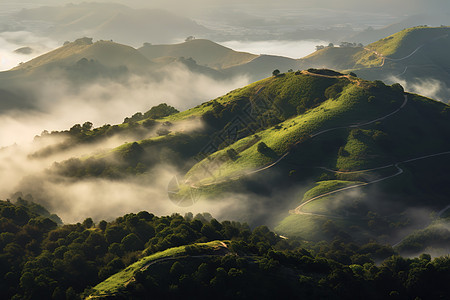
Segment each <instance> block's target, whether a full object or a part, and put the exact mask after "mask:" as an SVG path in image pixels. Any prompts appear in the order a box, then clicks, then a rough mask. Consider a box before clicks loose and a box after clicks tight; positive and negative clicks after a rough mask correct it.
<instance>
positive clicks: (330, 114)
mask: <svg viewBox="0 0 450 300" xmlns="http://www.w3.org/2000/svg"><path fill="white" fill-rule="evenodd" d="M289 76H290V77H287V78H283V79H276V80H274V81H277V80H278V82H275V84H274V85H275V86H274V87H273V88H274V89H275V90H276V89H279V88H280V87H279V86H276V85H277V83H279V84H286V86H284V87H287V86H295V84H297V85H298V86H301V83H302V81H303V80H310V79H311V78H312V77H310V76H296V75H289ZM305 77H306V78H305ZM322 79H323V78H313V80H317V82H316V84H321V80H322ZM297 80H298V81H299V82H295V81H297ZM299 83H300V84H299ZM289 93H292V94H290V95H287V96H288V97H289V96H293V95H296V96H298V95H299V93H300V92H299V91H296V90H295V88H292V89H291V90H289ZM278 95H279V97H283V96H284V95H286V94H283V92H281V93H279V94H278ZM300 95H301V94H300ZM367 97H368V94H367V92H366V91H365V90H364V89H363V88H361V87H359V86H357V85H353V84H352V85H349V86H348V87H347V88H346V89H345V90H344V91H343V93H342V95H341V96H340V97H339V98H338V99H337V100H332V99H329V100H327V101H325V102H324V103H323V104H321V105H320V106H318V107H316V108H314V109H311V110H309V111H308V112H306V113H305V114H301V115H299V116H296V117H294V118H291V119H288V120H286V121H285V122H283V123H280V124H279V126H280V127H281V128H280V129H278V128H277V127H272V128H269V129H267V130H264V131H262V132H259V133H258V134H257V135H258V136H259V137H260V141H262V142H264V143H265V144H266V145H267V146H269V147H270V148H271V149H272V150H273V151H274V152H275V154H276V156H277V157H279V156H281V155H282V154H284V153H285V152H287V151H288V150H289V147H290V145H292V144H295V143H296V142H298V141H299V140H301V139H302V138H303V137H304V136H309V135H310V134H313V133H316V132H318V131H321V130H324V129H328V128H333V127H337V126H343V125H351V124H353V123H357V122H360V121H364V120H370V119H371V118H376V117H377V116H380V115H382V114H383V107H382V105H381V106H377V105H374V106H373V107H370V109H367V108H369V107H368V103H367ZM380 108H381V109H380ZM385 112H386V113H387V112H389V111H386V110H385ZM253 139H254V137H253V136H249V137H247V138H244V139H241V140H239V141H237V142H236V143H234V144H233V145H231V146H229V147H227V148H225V149H223V150H220V151H218V152H216V153H214V154H213V155H211V156H210V158H209V159H205V160H203V161H201V162H200V163H199V164H197V165H196V166H194V167H193V168H192V169H191V171H190V172H189V173H188V174H187V177H189V176H195V177H197V178H202V177H204V175H202V174H201V173H199V172H201V171H202V170H203V169H204V168H203V167H205V166H206V167H207V168H208V166H207V165H208V164H210V163H211V159H212V160H214V159H220V158H221V157H223V156H225V155H226V154H225V153H226V151H227V150H228V149H230V148H233V149H235V150H237V149H241V148H243V149H244V150H243V151H241V152H239V151H238V154H239V157H238V158H237V160H234V161H233V160H227V161H226V162H224V163H223V164H222V165H221V167H220V170H217V171H216V172H215V176H216V179H218V178H224V177H232V176H235V175H239V174H242V173H243V172H245V171H247V170H249V169H254V168H258V167H261V166H264V165H265V164H267V163H270V162H272V161H274V157H270V156H267V155H264V154H261V153H259V152H258V151H257V144H253V145H252V146H250V147H245V145H246V144H252V143H251V140H253ZM210 169H211V168H210ZM206 181H207V179H206Z"/></svg>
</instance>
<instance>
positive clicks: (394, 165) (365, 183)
mask: <svg viewBox="0 0 450 300" xmlns="http://www.w3.org/2000/svg"><path fill="white" fill-rule="evenodd" d="M448 154H450V151H444V152H439V153H434V154H429V155H424V156H419V157H415V158H412V159H408V160H404V161H400V162H397V163H395V164H389V165H385V166H381V167H378V168H373V169H367V170H360V171H349V172H342V171H334V170H330V169H328V168H325V167H319V168H321V169H324V170H326V171H329V172H333V173H337V174H354V173H365V172H370V171H374V170H380V169H386V168H390V167H396V168H397V172H396V173H395V174H392V175H389V176H386V177H383V178H379V179H376V180H373V181H369V182H364V183H361V184H355V185H352V186H348V187H345V188H341V189H337V190H334V191H331V192H327V193H324V194H321V195H318V196H316V197H313V198H311V199H309V200H308V201H306V202H303V203H302V204H300V205H299V206H297V207H296V208H295V209H294V210H292V211H290V212H291V213H293V214H298V215H315V216H325V217H332V218H333V217H335V218H339V219H340V218H343V217H339V216H330V215H325V214H318V213H311V212H304V211H302V208H303V207H304V206H305V205H307V204H308V203H311V202H312V201H315V200H318V199H321V198H323V197H326V196H329V195H333V194H336V193H339V192H343V191H347V190H350V189H355V188H358V187H362V186H366V185H370V184H374V183H378V182H381V181H384V180H387V179H390V178H393V177H396V176H398V175H400V174H402V173H403V169H402V168H400V167H399V166H398V165H399V164H405V163H409V162H413V161H418V160H422V159H427V158H431V157H436V156H441V155H448ZM449 207H450V205H449V206H447V207H446V208H444V209H443V210H441V211H440V212H439V214H440V215H442V214H443V213H444V212H445V211H446V210H447V209H448V208H449Z"/></svg>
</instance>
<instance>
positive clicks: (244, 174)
mask: <svg viewBox="0 0 450 300" xmlns="http://www.w3.org/2000/svg"><path fill="white" fill-rule="evenodd" d="M302 72H304V74H311V75H313V76H319V77H330V78H336V77H339V78H348V79H349V80H350V78H349V76H348V75H343V76H329V75H321V74H314V73H310V72H308V71H302ZM259 92H260V90H258V92H257V93H258V94H259ZM407 103H408V95H407V94H405V95H404V101H403V103H402V105H401V106H400V107H399V108H398V109H396V110H394V111H393V112H390V113H389V114H387V115H384V116H382V117H379V118H376V119H374V120H371V121H367V122H360V123H356V124H352V125H348V126H339V127H333V128H329V129H325V130H322V131H319V132H316V133H313V134H311V135H309V137H310V138H314V137H316V136H319V135H321V134H324V133H327V132H330V131H334V130H339V129H347V128H359V127H362V126H366V125H370V124H373V123H376V122H379V121H382V120H385V119H387V118H389V117H390V116H392V115H395V114H396V113H398V112H399V111H400V110H402V109H403V108H404V107H405V105H406V104H407ZM300 142H301V141H299V142H297V143H295V144H294V146H296V145H298V144H299V143H300ZM289 154H290V151H287V152H286V153H284V154H283V155H282V156H281V157H279V158H278V159H277V160H276V161H274V162H272V163H270V164H268V165H266V166H263V167H261V168H257V169H254V170H251V171H247V172H244V173H242V174H239V175H236V176H232V177H227V178H224V179H222V180H220V181H214V182H211V183H205V184H201V185H196V184H195V183H191V184H190V187H191V188H194V189H198V188H201V187H207V186H212V185H216V184H220V183H225V182H227V181H230V180H236V179H239V178H242V177H244V176H249V175H252V174H255V173H259V172H262V171H265V170H268V169H270V168H273V167H275V166H276V165H278V164H279V163H280V162H281V161H283V160H284V159H285V158H286V157H287V156H288V155H289Z"/></svg>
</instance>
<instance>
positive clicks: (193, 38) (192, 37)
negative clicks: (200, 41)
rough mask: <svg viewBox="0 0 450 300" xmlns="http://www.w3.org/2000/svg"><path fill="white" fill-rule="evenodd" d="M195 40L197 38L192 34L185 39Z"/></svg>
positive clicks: (187, 40)
mask: <svg viewBox="0 0 450 300" xmlns="http://www.w3.org/2000/svg"><path fill="white" fill-rule="evenodd" d="M193 40H195V36H192V35H190V36H188V37H187V38H186V39H185V40H184V41H185V42H191V41H193Z"/></svg>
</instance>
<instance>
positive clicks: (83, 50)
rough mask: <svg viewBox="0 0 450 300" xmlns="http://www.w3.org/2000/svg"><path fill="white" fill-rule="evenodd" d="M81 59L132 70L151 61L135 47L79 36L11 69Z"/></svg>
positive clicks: (55, 64) (64, 64) (72, 63)
mask: <svg viewBox="0 0 450 300" xmlns="http://www.w3.org/2000/svg"><path fill="white" fill-rule="evenodd" d="M81 59H87V60H95V61H98V62H99V63H101V64H102V65H104V66H106V67H120V66H125V67H127V68H130V69H132V70H143V69H145V68H149V67H150V66H152V63H151V62H150V61H149V60H148V59H146V58H145V57H144V56H142V55H141V54H140V53H139V52H138V51H137V50H136V49H134V48H132V47H130V46H125V45H121V44H117V43H114V42H110V41H98V42H95V43H93V42H92V39H90V38H81V39H78V40H75V41H74V42H71V43H68V44H66V45H64V46H62V47H60V48H58V49H56V50H53V51H51V52H49V53H46V54H44V55H41V56H39V57H37V58H34V59H32V60H30V61H28V62H26V63H23V64H21V65H19V66H17V67H16V68H14V69H13V70H33V69H36V68H39V67H45V66H47V67H67V66H71V65H74V64H75V63H77V62H78V61H80V60H81Z"/></svg>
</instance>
